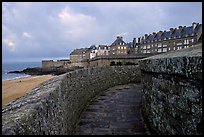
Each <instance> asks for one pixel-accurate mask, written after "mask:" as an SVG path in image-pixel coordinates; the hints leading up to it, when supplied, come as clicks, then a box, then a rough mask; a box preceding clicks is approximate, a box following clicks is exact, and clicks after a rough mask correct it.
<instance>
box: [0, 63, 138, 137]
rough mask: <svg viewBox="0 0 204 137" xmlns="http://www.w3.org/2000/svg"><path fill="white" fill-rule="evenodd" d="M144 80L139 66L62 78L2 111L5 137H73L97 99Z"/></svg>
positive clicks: (82, 71) (91, 70) (86, 71)
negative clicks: (10, 136)
mask: <svg viewBox="0 0 204 137" xmlns="http://www.w3.org/2000/svg"><path fill="white" fill-rule="evenodd" d="M140 79H141V77H140V70H139V67H138V66H120V67H119V66H117V67H110V66H109V67H101V68H88V69H80V70H75V71H72V72H68V73H66V74H63V75H60V76H58V77H55V78H53V79H51V80H49V81H46V82H44V83H42V84H41V85H39V86H38V87H36V88H34V89H33V90H32V91H31V92H29V93H27V94H26V95H25V96H23V97H20V98H18V99H16V100H14V101H12V102H10V103H9V104H7V105H6V106H4V108H2V134H13V135H25V134H27V135H29V134H35V135H37V134H44V135H53V134H58V135H60V134H62V135H65V134H72V132H73V130H74V127H75V124H76V122H77V120H78V118H79V117H80V114H81V112H82V111H83V109H84V107H85V106H86V104H87V103H88V102H89V101H90V100H91V99H92V98H93V97H94V96H96V95H97V94H100V93H101V92H103V91H105V90H106V89H108V88H110V87H113V86H116V85H120V84H128V83H137V82H140Z"/></svg>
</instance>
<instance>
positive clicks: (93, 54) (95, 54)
mask: <svg viewBox="0 0 204 137" xmlns="http://www.w3.org/2000/svg"><path fill="white" fill-rule="evenodd" d="M90 49H91V52H90V54H89V58H90V59H92V58H94V57H96V56H97V52H98V49H97V47H96V45H92V46H90Z"/></svg>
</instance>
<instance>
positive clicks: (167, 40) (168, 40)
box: [130, 22, 202, 54]
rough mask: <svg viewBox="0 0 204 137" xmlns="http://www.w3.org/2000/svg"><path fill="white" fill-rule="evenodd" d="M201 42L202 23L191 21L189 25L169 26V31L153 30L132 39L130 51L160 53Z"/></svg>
mask: <svg viewBox="0 0 204 137" xmlns="http://www.w3.org/2000/svg"><path fill="white" fill-rule="evenodd" d="M198 42H202V24H199V23H194V22H193V23H192V25H191V26H189V27H186V26H179V27H178V28H170V30H169V31H166V30H165V31H159V32H157V33H156V32H153V33H152V34H149V35H148V34H145V35H144V36H142V37H139V38H138V41H137V42H136V39H135V38H134V39H133V42H131V50H130V51H131V53H133V54H137V53H162V52H168V51H174V50H180V49H182V48H188V47H192V46H194V45H196V44H197V43H198Z"/></svg>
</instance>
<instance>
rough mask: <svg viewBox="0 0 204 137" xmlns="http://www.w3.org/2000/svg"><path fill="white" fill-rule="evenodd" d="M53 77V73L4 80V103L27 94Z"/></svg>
mask: <svg viewBox="0 0 204 137" xmlns="http://www.w3.org/2000/svg"><path fill="white" fill-rule="evenodd" d="M53 77H54V76H52V75H43V76H32V77H28V78H21V79H16V80H6V81H2V105H5V104H6V103H8V102H10V101H12V100H14V99H16V98H18V97H20V96H23V95H25V94H26V93H27V92H29V91H31V89H33V88H35V87H36V86H38V85H39V84H40V83H43V82H44V81H47V80H49V79H51V78H53Z"/></svg>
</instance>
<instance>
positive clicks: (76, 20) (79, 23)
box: [58, 6, 97, 40]
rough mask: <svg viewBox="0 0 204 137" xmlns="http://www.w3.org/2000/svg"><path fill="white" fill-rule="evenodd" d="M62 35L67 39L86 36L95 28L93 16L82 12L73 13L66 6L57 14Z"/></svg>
mask: <svg viewBox="0 0 204 137" xmlns="http://www.w3.org/2000/svg"><path fill="white" fill-rule="evenodd" d="M58 18H59V21H60V25H61V26H62V29H63V30H64V31H63V32H64V36H65V37H66V38H68V39H69V40H80V39H84V38H87V36H89V35H90V33H91V31H93V30H94V29H95V28H97V22H96V19H95V17H93V16H90V15H86V14H83V13H75V12H73V11H72V10H71V9H70V8H69V7H68V6H66V7H65V8H63V9H62V10H61V12H60V13H59V14H58Z"/></svg>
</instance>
